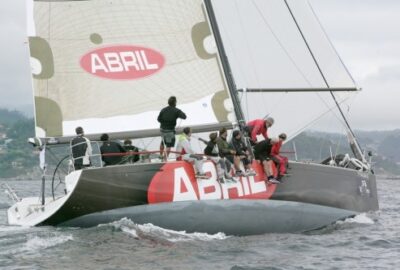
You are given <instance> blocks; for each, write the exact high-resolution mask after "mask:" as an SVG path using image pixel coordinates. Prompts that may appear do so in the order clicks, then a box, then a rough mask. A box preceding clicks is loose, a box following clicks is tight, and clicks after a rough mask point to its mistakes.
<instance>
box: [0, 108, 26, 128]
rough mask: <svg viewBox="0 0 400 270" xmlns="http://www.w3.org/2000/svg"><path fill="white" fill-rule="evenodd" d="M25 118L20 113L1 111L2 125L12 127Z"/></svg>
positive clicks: (0, 121) (0, 120) (0, 123)
mask: <svg viewBox="0 0 400 270" xmlns="http://www.w3.org/2000/svg"><path fill="white" fill-rule="evenodd" d="M24 118H26V117H25V116H24V115H23V114H22V113H21V112H19V111H9V110H7V109H0V125H10V124H12V123H15V122H16V121H18V120H21V119H24Z"/></svg>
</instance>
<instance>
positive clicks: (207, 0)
mask: <svg viewBox="0 0 400 270" xmlns="http://www.w3.org/2000/svg"><path fill="white" fill-rule="evenodd" d="M204 5H205V7H206V11H207V15H208V18H209V20H210V25H211V30H212V33H213V35H214V38H215V42H216V44H217V48H218V52H219V54H220V59H221V64H222V69H223V72H224V74H225V78H226V82H227V84H228V90H229V93H230V94H231V99H232V103H233V106H234V110H235V115H236V119H237V121H238V124H239V128H240V129H242V128H243V127H244V125H245V124H246V123H245V119H244V114H243V111H242V107H241V105H240V100H239V97H238V95H237V91H236V84H235V81H234V78H233V75H232V70H231V68H230V65H229V61H228V58H227V56H226V53H225V48H224V46H223V42H222V37H221V34H220V31H219V28H218V24H217V20H216V17H215V13H214V9H213V7H212V3H211V0H204Z"/></svg>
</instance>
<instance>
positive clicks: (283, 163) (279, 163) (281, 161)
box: [271, 133, 288, 180]
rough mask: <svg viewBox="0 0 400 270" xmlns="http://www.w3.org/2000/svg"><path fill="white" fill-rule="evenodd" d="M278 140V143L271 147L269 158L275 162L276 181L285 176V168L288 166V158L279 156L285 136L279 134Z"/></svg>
mask: <svg viewBox="0 0 400 270" xmlns="http://www.w3.org/2000/svg"><path fill="white" fill-rule="evenodd" d="M278 139H279V141H278V142H277V143H276V144H274V145H273V146H272V149H271V158H272V160H273V161H274V162H275V164H276V168H277V169H278V177H277V179H278V180H280V179H281V178H282V177H283V176H284V175H285V174H286V167H287V164H288V158H287V157H285V156H282V155H280V150H281V147H282V144H283V142H284V141H285V140H286V134H285V133H281V134H279V136H278Z"/></svg>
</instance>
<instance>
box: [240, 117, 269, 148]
mask: <svg viewBox="0 0 400 270" xmlns="http://www.w3.org/2000/svg"><path fill="white" fill-rule="evenodd" d="M273 124H274V118H272V117H267V119H265V120H264V119H255V120H253V121H250V122H248V123H247V124H246V127H245V130H246V132H247V133H248V136H249V137H250V143H251V144H252V145H255V144H256V143H257V135H262V136H263V137H264V139H268V128H270V127H271V126H272V125H273Z"/></svg>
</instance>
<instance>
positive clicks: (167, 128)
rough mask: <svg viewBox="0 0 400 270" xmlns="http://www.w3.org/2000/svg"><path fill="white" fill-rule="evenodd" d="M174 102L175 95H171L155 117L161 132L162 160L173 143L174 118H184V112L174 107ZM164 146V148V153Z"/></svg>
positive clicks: (165, 159)
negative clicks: (165, 105)
mask: <svg viewBox="0 0 400 270" xmlns="http://www.w3.org/2000/svg"><path fill="white" fill-rule="evenodd" d="M176 102H177V100H176V97H174V96H171V97H170V98H169V99H168V106H167V107H165V108H163V109H162V110H161V111H160V113H159V115H158V117H157V121H158V122H160V132H161V144H160V155H161V156H162V157H163V159H164V161H167V159H168V155H169V152H170V151H171V147H174V145H175V127H176V120H177V119H178V118H181V119H186V114H185V113H184V112H182V111H181V110H180V109H178V108H176ZM164 147H165V148H166V149H165V154H164Z"/></svg>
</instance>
